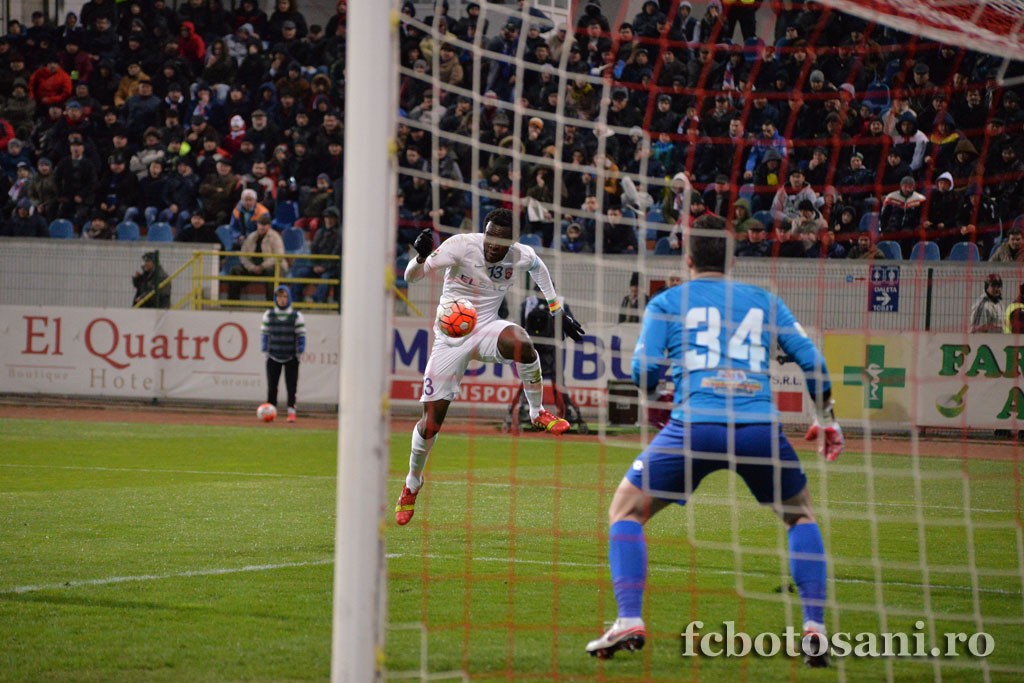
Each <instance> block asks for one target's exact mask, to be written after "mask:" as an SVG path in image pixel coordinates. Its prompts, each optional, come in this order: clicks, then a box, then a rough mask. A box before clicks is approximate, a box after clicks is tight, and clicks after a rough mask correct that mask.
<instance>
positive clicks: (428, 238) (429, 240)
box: [412, 228, 434, 263]
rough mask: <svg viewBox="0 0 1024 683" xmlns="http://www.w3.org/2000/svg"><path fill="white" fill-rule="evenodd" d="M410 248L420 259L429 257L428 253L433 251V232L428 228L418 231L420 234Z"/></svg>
mask: <svg viewBox="0 0 1024 683" xmlns="http://www.w3.org/2000/svg"><path fill="white" fill-rule="evenodd" d="M412 248H413V249H415V250H416V253H417V254H418V255H419V257H420V259H426V258H427V257H428V256H430V252H432V251H434V231H433V230H431V229H430V228H424V229H423V230H420V234H418V235H416V239H415V240H413V243H412ZM422 262H423V261H420V263H422Z"/></svg>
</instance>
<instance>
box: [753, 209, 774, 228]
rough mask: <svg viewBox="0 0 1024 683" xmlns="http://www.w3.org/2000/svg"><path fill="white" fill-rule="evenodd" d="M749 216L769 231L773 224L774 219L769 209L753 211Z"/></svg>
mask: <svg viewBox="0 0 1024 683" xmlns="http://www.w3.org/2000/svg"><path fill="white" fill-rule="evenodd" d="M751 218H753V219H754V220H755V221H758V222H760V223H761V225H763V226H764V228H765V230H767V231H769V232H771V230H772V228H773V227H774V226H775V219H774V218H773V217H772V212H771V211H755V212H754V215H753V216H751Z"/></svg>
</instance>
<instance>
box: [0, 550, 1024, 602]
mask: <svg viewBox="0 0 1024 683" xmlns="http://www.w3.org/2000/svg"><path fill="white" fill-rule="evenodd" d="M407 557H409V558H414V559H424V558H426V559H433V560H438V559H456V558H455V556H447V557H445V556H440V555H434V554H427V555H423V554H416V555H406V554H404V553H388V554H387V558H388V559H389V560H398V559H405V558H407ZM472 561H473V562H487V563H497V564H508V563H512V564H521V565H544V566H549V567H552V568H554V567H575V568H580V569H605V568H606V565H603V564H597V563H593V562H565V561H561V562H559V563H558V564H557V565H553V564H552V563H551V562H548V561H545V560H526V559H521V558H504V557H474V558H472ZM328 564H334V560H333V559H325V560H311V561H309V562H285V563H281V564H255V565H246V566H244V567H224V568H216V569H196V570H191V571H185V572H173V573H168V574H141V575H135V576H112V577H108V578H103V579H85V580H78V581H65V582H62V583H51V584H40V585H30V586H15V587H14V588H4V589H0V595H21V594H25V593H37V592H39V591H49V590H63V589H66V588H83V587H88V586H109V585H113V584H118V583H132V582H138V581H165V580H167V579H189V578H195V577H201V576H223V575H227V574H242V573H246V572H264V571H273V570H276V569H292V568H298V567H319V566H323V565H328ZM689 571H691V570H690V569H684V568H681V567H665V566H656V567H653V568H652V573H656V574H658V573H671V574H683V573H687V572H689ZM697 571H698V572H699V573H704V574H717V575H723V576H736V575H737V574H740V572H736V571H734V570H731V569H698V570H697ZM742 574H743V575H744V576H760V577H774V576H777V575H776V574H775V573H774V572H760V571H756V570H747V571H744V572H742ZM835 582H836V583H851V584H866V585H874V581H869V580H867V579H851V578H842V577H835ZM885 584H886V585H887V586H902V587H905V588H924V587H925V584H922V583H915V582H912V581H886V582H885ZM928 588H929V589H930V590H951V591H961V592H968V593H969V592H972V591H974V590H977V591H978V592H980V593H992V594H996V595H1013V596H1019V595H1021V591H1010V590H1003V589H1001V588H977V589H975V588H974V587H972V586H956V585H949V584H934V583H933V584H928Z"/></svg>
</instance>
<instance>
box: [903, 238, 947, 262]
mask: <svg viewBox="0 0 1024 683" xmlns="http://www.w3.org/2000/svg"><path fill="white" fill-rule="evenodd" d="M941 258H942V257H941V256H940V255H939V245H938V244H936V243H935V242H918V243H917V244H915V245H914V246H913V247H912V248H911V250H910V260H911V261H918V260H921V261H938V260H940V259H941Z"/></svg>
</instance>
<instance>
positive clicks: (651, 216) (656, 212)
mask: <svg viewBox="0 0 1024 683" xmlns="http://www.w3.org/2000/svg"><path fill="white" fill-rule="evenodd" d="M647 222H648V223H664V222H665V217H664V216H663V215H661V204H658V203H654V204H651V208H649V209H647Z"/></svg>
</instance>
